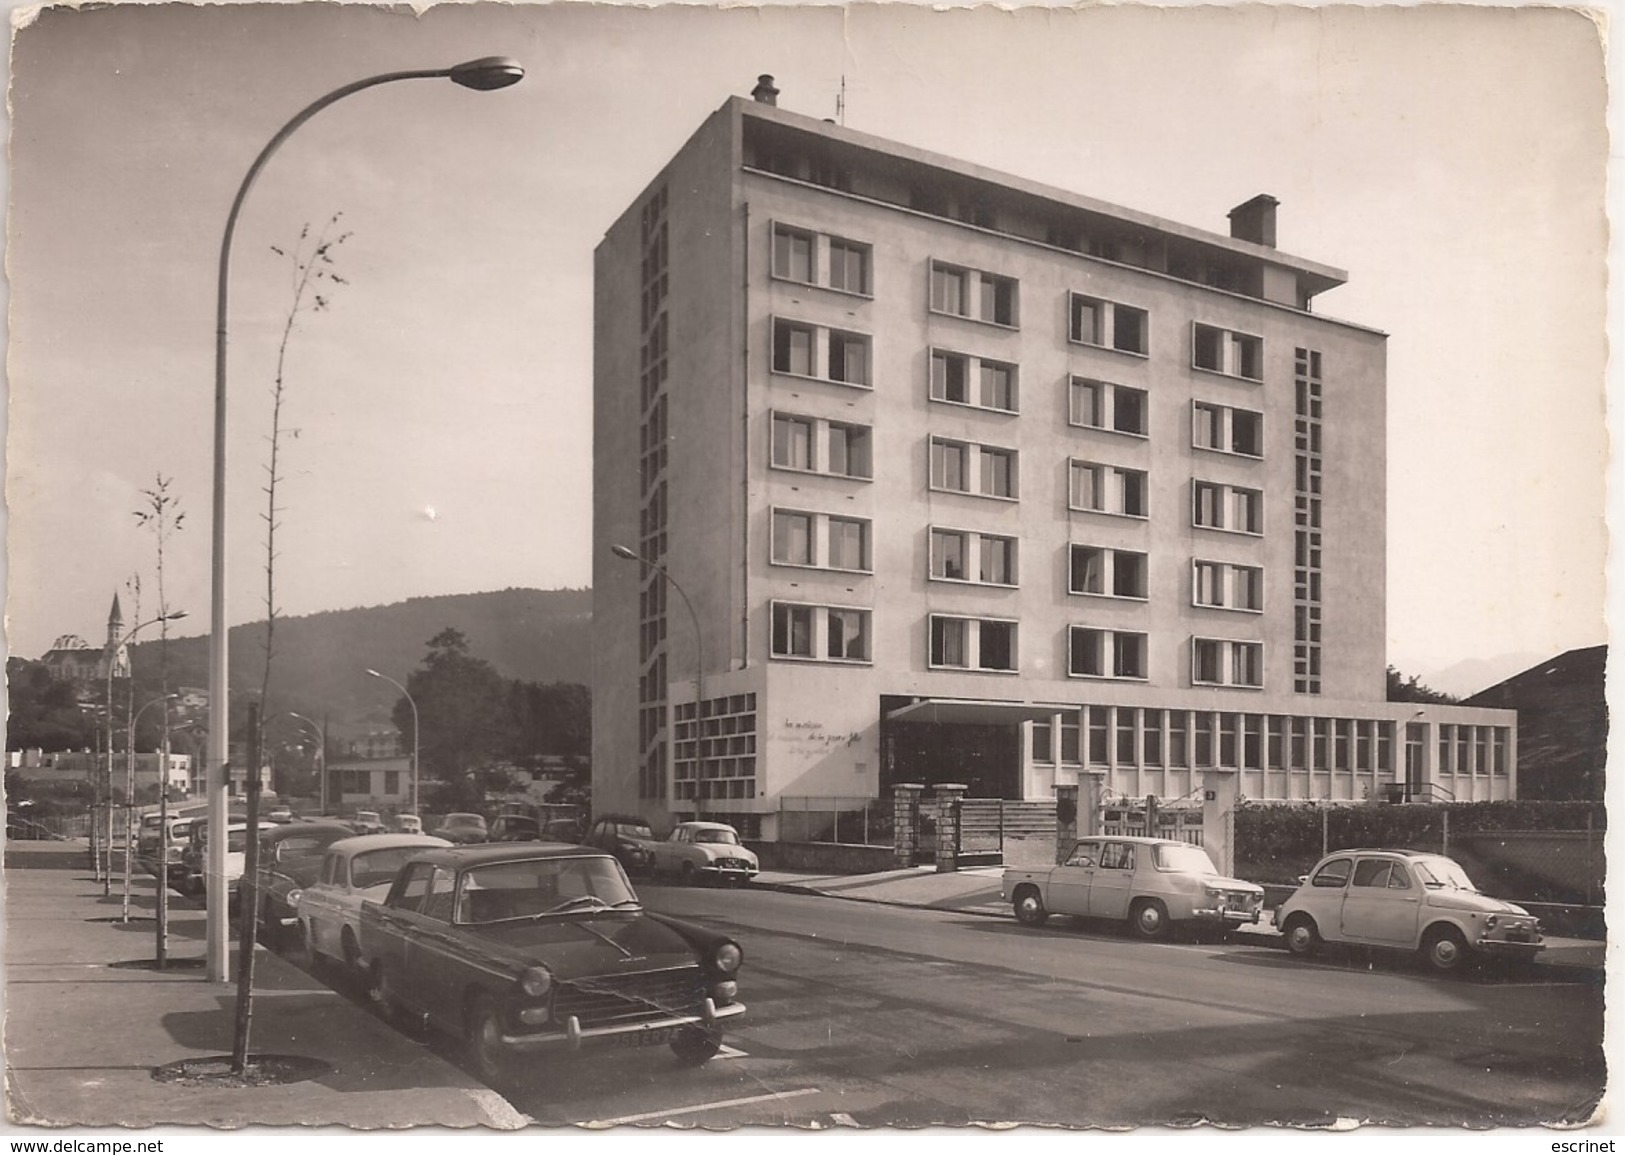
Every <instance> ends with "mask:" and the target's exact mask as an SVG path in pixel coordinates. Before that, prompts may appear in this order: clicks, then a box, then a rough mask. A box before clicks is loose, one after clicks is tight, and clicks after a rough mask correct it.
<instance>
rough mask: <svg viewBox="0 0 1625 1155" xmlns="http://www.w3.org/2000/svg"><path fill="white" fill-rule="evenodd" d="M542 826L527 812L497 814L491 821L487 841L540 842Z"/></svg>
mask: <svg viewBox="0 0 1625 1155" xmlns="http://www.w3.org/2000/svg"><path fill="white" fill-rule="evenodd" d="M541 838H542V827H541V823H539V822H538V821H537V820H536V819H534V818H532V817H531V816H530V815H528V814H499V815H497V817H496V820H495V821H493V822H492V823H491V829H490V831H489V832H488V833H487V835H486V841H487V842H540V841H541Z"/></svg>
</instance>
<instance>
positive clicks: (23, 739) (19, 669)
mask: <svg viewBox="0 0 1625 1155" xmlns="http://www.w3.org/2000/svg"><path fill="white" fill-rule="evenodd" d="M6 682H7V688H6V707H7V710H8V717H7V719H6V749H7V750H29V749H40V750H88V749H94V748H95V747H96V745H97V742H98V736H97V734H96V723H95V719H94V718H92V717H91V716H90V715H89V714H88V713H86V712H85V711H84V710H82V709H80V706H79V697H78V693H77V692H76V690H75V689H74V686H73V684H72V683H71V682H63V681H58V680H57V679H56V678H55V677H54V676H52V674H51V671H50V670H49V669H47V668H46V667H45V665H44V664H43V663H41V662H31V661H28V660H27V659H25V658H8V659H6Z"/></svg>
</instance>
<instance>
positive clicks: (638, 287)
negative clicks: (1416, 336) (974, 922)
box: [593, 77, 1516, 838]
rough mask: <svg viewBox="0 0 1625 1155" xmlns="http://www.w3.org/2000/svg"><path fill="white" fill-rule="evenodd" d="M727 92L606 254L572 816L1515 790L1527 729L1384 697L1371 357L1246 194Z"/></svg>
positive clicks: (632, 210)
mask: <svg viewBox="0 0 1625 1155" xmlns="http://www.w3.org/2000/svg"><path fill="white" fill-rule="evenodd" d="M753 95H754V96H755V97H756V99H755V100H745V99H739V98H735V99H730V100H729V101H728V102H727V103H726V104H724V105H723V106H722V107H721V108H720V109H718V110H717V111H716V113H714V114H713V115H712V116H711V117H710V118H709V119H707V120H706V121H705V123H704V124H703V125H701V126H700V128H699V130H698V131H697V132H696V133H695V134H694V135H693V137H691V138H690V139H689V141H688V142H687V143H686V144H684V145H683V146H682V148H681V149H679V150H678V152H677V154H676V155H675V156H674V157H673V158H672V159H671V161H670V162H669V163H668V164H667V165H666V167H665V168H664V169H663V170H662V171H661V172H660V173H659V174H658V175H657V176H656V177H655V179H654V180H653V181H651V182H650V184H649V185H648V187H647V188H646V189H645V190H644V191H643V192H642V193H641V194H640V195H639V196H638V197H637V199H636V200H635V201H634V203H633V204H632V205H631V206H630V207H629V208H628V209H627V210H626V212H625V213H624V214H623V215H622V216H621V217H620V218H619V219H618V220H617V221H616V222H615V224H614V225H613V226H612V227H611V228H610V230H609V231H608V233H607V234H606V236H605V237H604V239H603V241H602V243H601V244H600V245H599V246H598V249H597V254H596V283H595V294H596V296H595V308H596V320H595V357H596V360H595V371H594V401H595V412H594V424H595V430H594V447H593V448H594V478H593V486H594V488H593V494H594V496H593V501H594V514H595V525H594V546H595V550H594V558H595V562H594V575H593V577H594V580H593V588H594V591H595V605H594V626H593V628H594V637H595V648H594V652H595V667H594V674H593V723H594V724H593V741H594V748H593V767H594V771H593V773H594V778H593V792H594V802H595V806H596V807H597V808H598V809H599V810H601V811H607V810H635V811H640V812H642V813H644V814H647V815H648V816H649V817H650V818H651V819H653V820H655V821H656V822H657V823H666V822H669V821H671V820H672V819H674V818H675V817H676V816H679V815H685V814H692V813H695V812H697V811H704V812H705V813H707V814H714V815H727V816H731V818H732V820H733V821H735V822H737V823H738V824H739V825H740V826H741V827H742V828H743V829H744V830H746V831H747V832H749V833H752V834H756V835H759V836H761V837H766V838H772V837H774V835H775V822H774V817H773V816H774V815H775V813H776V812H777V810H778V809H779V806H780V803H781V800H782V799H784V798H797V799H800V798H807V797H814V798H834V797H842V798H853V797H877V796H880V795H883V794H884V793H885V792H886V790H887V788H888V787H889V786H890V785H892V784H894V783H898V782H909V781H917V782H925V783H931V782H948V781H954V782H962V783H967V784H968V785H969V786H970V787H971V792H972V793H973V794H976V795H982V796H993V797H1005V798H1047V797H1050V796H1051V792H1052V788H1053V787H1054V786H1055V785H1057V784H1066V783H1074V782H1080V781H1084V780H1087V779H1088V778H1090V777H1091V776H1092V777H1093V778H1095V780H1096V785H1098V786H1101V787H1103V788H1104V791H1105V793H1106V795H1107V796H1112V795H1118V796H1134V797H1138V796H1143V795H1146V794H1155V795H1157V796H1159V797H1161V798H1163V799H1168V800H1173V799H1179V798H1183V797H1192V796H1195V797H1200V796H1201V794H1202V792H1203V790H1204V788H1205V787H1206V788H1211V786H1212V784H1213V783H1214V782H1217V781H1222V782H1224V783H1225V784H1226V788H1227V792H1228V793H1230V794H1232V795H1234V794H1240V795H1244V796H1246V797H1248V798H1253V799H1282V800H1290V799H1304V800H1307V799H1324V800H1336V801H1359V800H1363V799H1371V798H1384V799H1387V798H1396V797H1408V798H1423V797H1427V798H1432V799H1440V798H1455V799H1492V798H1506V797H1512V796H1514V795H1515V792H1516V730H1515V727H1516V716H1515V714H1513V713H1512V712H1510V711H1496V710H1482V709H1471V710H1470V709H1463V708H1454V707H1451V708H1446V707H1431V706H1430V707H1428V708H1427V709H1426V710H1418V709H1417V707H1416V706H1415V705H1414V704H1405V703H1390V702H1388V701H1386V699H1385V693H1386V678H1385V670H1386V660H1385V611H1384V598H1385V588H1384V582H1385V576H1386V571H1385V542H1386V527H1385V518H1386V516H1387V509H1386V500H1385V499H1386V482H1385V470H1386V456H1385V421H1386V415H1387V410H1386V398H1385V390H1386V374H1385V348H1384V347H1385V337H1384V334H1383V333H1381V332H1379V331H1378V330H1376V329H1373V328H1370V327H1367V326H1365V325H1361V324H1354V323H1350V322H1347V321H1339V320H1333V319H1331V318H1329V317H1326V316H1323V315H1320V314H1318V313H1316V312H1315V311H1313V305H1314V304H1315V301H1316V298H1317V297H1318V296H1320V295H1321V294H1323V293H1325V292H1327V291H1329V290H1332V289H1335V288H1336V287H1337V286H1338V285H1340V284H1342V283H1343V282H1344V280H1345V274H1344V273H1343V272H1341V271H1340V270H1338V269H1335V268H1331V267H1328V266H1326V265H1322V264H1319V263H1317V262H1315V261H1311V260H1307V259H1304V258H1302V257H1297V256H1292V255H1290V254H1288V253H1285V252H1282V251H1281V250H1280V249H1278V248H1277V247H1276V245H1275V218H1276V209H1277V205H1276V202H1275V201H1274V200H1273V199H1272V198H1270V197H1267V196H1260V197H1256V198H1254V199H1253V200H1250V201H1248V202H1247V203H1246V204H1243V205H1241V206H1239V207H1238V208H1236V209H1235V210H1233V211H1232V212H1231V213H1230V223H1231V229H1230V232H1229V234H1228V235H1222V234H1217V233H1211V232H1206V231H1203V230H1201V229H1196V228H1192V227H1188V226H1186V225H1182V224H1178V223H1175V222H1172V221H1167V220H1162V219H1159V218H1157V217H1154V216H1151V215H1149V214H1147V213H1143V212H1139V211H1136V210H1133V209H1126V208H1121V207H1118V206H1114V205H1109V204H1105V203H1102V202H1099V201H1095V200H1092V199H1090V198H1088V197H1084V196H1080V195H1077V194H1074V193H1070V192H1064V191H1061V190H1058V189H1053V188H1048V187H1044V186H1041V185H1038V184H1035V183H1032V182H1029V181H1025V180H1022V179H1019V178H1016V177H1011V176H1005V175H1001V174H998V173H994V172H990V171H988V170H986V169H982V168H979V167H977V166H975V165H971V164H966V163H963V162H960V161H956V160H952V159H949V158H946V157H942V156H938V155H934V154H931V153H927V152H924V151H921V150H918V149H914V148H910V147H907V146H904V145H900V144H896V143H892V142H889V141H885V140H880V139H877V138H874V137H871V136H867V135H865V134H863V133H859V132H855V131H851V130H849V129H846V128H844V127H842V126H839V125H836V124H832V123H829V122H826V121H820V120H816V119H812V118H809V117H805V116H800V115H797V114H795V113H792V112H788V111H786V110H784V109H781V108H778V107H777V106H776V103H775V97H776V91H775V90H774V89H773V87H772V83H771V78H766V77H764V78H763V81H762V83H761V84H760V85H759V86H758V88H757V91H756V93H754V94H753ZM612 547H621V554H622V556H617V554H616V553H615V552H613V548H612ZM627 553H631V554H635V555H637V557H636V558H632V559H628V558H627V557H626V556H624V555H625V554H627ZM638 558H641V559H646V560H647V561H649V562H653V563H655V566H650V565H647V564H641V563H640V561H639V560H637V559H638ZM656 567H658V568H656ZM668 578H669V580H668ZM681 603H687V604H686V605H685V604H681ZM697 701H698V703H699V705H698V709H696V702H697Z"/></svg>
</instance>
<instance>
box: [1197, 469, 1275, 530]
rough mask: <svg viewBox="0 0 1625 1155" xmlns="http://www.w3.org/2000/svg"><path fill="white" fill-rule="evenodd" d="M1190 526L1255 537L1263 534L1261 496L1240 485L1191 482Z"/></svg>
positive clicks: (1261, 494) (1262, 502)
mask: <svg viewBox="0 0 1625 1155" xmlns="http://www.w3.org/2000/svg"><path fill="white" fill-rule="evenodd" d="M1191 524H1192V525H1193V526H1196V527H1198V528H1200V529H1222V530H1228V531H1229V532H1231V533H1245V534H1251V535H1254V536H1258V535H1260V534H1262V533H1263V532H1264V494H1263V493H1262V492H1261V491H1259V490H1256V489H1248V488H1245V487H1243V486H1237V485H1221V484H1220V483H1218V482H1214V481H1193V482H1191Z"/></svg>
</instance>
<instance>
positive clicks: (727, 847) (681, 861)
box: [651, 822, 761, 885]
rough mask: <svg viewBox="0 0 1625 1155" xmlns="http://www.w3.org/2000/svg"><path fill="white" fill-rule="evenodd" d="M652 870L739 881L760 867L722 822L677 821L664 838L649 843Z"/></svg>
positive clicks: (746, 879) (689, 877) (690, 878)
mask: <svg viewBox="0 0 1625 1155" xmlns="http://www.w3.org/2000/svg"><path fill="white" fill-rule="evenodd" d="M652 849H653V852H654V861H653V863H652V864H651V868H652V869H653V870H654V872H655V873H656V874H674V875H676V876H677V877H678V878H680V879H682V881H683V882H684V883H688V884H693V883H696V882H703V881H712V882H731V883H737V884H740V885H743V884H744V883H747V882H749V881H750V880H751V879H753V878H755V877H756V875H757V873H758V872H759V871H760V870H761V863H759V862H758V861H757V860H756V854H755V852H754V851H752V850H750V849H748V848H747V847H746V846H745V845H744V844H743V843H741V842H740V841H739V832H738V831H737V830H735V829H734V828H733V827H732V826H729V825H727V824H726V823H722V822H679V823H678V824H677V825H676V826H674V827H673V828H672V832H671V835H670V836H669V837H668V838H667V839H666V841H664V842H656V843H655V844H654V845H653V848H652Z"/></svg>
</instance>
